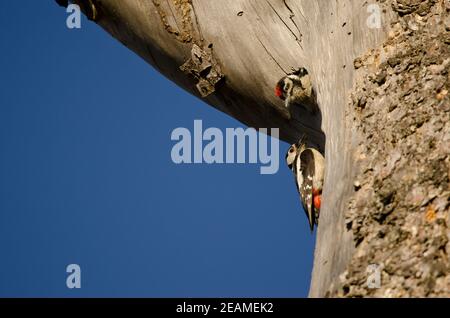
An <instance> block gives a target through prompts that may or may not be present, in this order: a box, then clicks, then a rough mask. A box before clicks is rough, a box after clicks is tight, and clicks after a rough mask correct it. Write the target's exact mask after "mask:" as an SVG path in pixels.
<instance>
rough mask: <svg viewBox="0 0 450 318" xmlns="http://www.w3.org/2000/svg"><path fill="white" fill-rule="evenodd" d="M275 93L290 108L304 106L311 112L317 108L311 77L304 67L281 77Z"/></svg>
mask: <svg viewBox="0 0 450 318" xmlns="http://www.w3.org/2000/svg"><path fill="white" fill-rule="evenodd" d="M275 95H276V96H277V97H279V98H280V99H282V100H283V101H284V104H285V106H286V108H288V109H289V110H290V109H291V107H292V106H293V105H298V106H302V107H304V108H306V109H307V110H308V111H309V112H311V113H314V112H315V110H316V106H315V101H314V97H313V88H312V84H311V77H310V76H309V74H308V71H307V70H306V69H305V68H304V67H301V68H299V69H298V70H293V72H292V73H290V74H288V75H286V76H285V77H283V78H282V79H280V80H279V81H278V83H277V85H276V86H275Z"/></svg>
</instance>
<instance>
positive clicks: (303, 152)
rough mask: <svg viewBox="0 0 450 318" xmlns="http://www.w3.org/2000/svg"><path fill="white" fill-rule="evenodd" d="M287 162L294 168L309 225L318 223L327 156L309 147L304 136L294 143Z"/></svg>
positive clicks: (288, 153)
mask: <svg viewBox="0 0 450 318" xmlns="http://www.w3.org/2000/svg"><path fill="white" fill-rule="evenodd" d="M286 163H287V165H288V167H289V169H291V170H292V172H293V173H294V177H295V182H296V184H297V190H298V192H299V194H300V199H301V201H302V204H303V208H304V210H305V212H306V216H307V217H308V222H309V227H310V228H311V231H313V230H314V224H316V225H317V224H318V220H319V212H320V205H321V196H322V188H323V179H324V174H325V158H324V157H323V156H322V154H321V153H320V152H319V151H317V150H316V149H313V148H308V147H307V145H306V143H305V141H304V138H302V139H300V141H299V142H298V143H296V144H293V145H292V146H291V147H290V148H289V150H288V152H287V154H286Z"/></svg>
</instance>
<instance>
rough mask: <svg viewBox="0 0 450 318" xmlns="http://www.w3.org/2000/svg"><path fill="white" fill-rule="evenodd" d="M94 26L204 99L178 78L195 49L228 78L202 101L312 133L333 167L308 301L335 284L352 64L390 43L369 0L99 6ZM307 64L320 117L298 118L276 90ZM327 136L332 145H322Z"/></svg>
mask: <svg viewBox="0 0 450 318" xmlns="http://www.w3.org/2000/svg"><path fill="white" fill-rule="evenodd" d="M93 2H94V3H95V5H96V6H97V8H98V11H99V19H98V21H96V22H97V23H98V24H99V25H100V26H101V27H103V28H104V29H105V30H106V31H107V32H109V33H110V34H111V35H112V36H114V37H115V38H116V39H118V40H119V41H121V42H122V43H123V44H124V45H126V46H127V47H129V48H130V49H131V50H133V51H134V52H136V53H137V54H139V55H140V56H141V57H142V58H143V59H145V60H146V61H147V62H148V63H149V64H151V65H153V67H155V68H156V69H157V70H158V71H159V72H161V73H162V74H163V75H165V76H166V77H167V78H169V79H170V80H172V81H174V82H175V83H177V84H178V85H179V86H181V87H183V88H184V89H186V90H187V91H189V92H191V93H192V94H194V95H196V96H199V97H201V95H200V93H199V91H198V90H197V88H196V84H197V82H198V78H197V79H196V78H194V76H192V75H187V74H185V73H183V72H182V71H180V66H182V65H183V64H185V63H186V62H187V61H188V60H189V59H190V57H191V51H192V48H193V46H194V45H197V46H198V47H200V48H202V49H204V50H205V51H208V50H209V49H210V48H211V47H212V56H213V58H214V60H215V61H216V62H217V64H218V67H219V68H220V72H221V73H222V74H223V75H224V81H223V82H222V83H221V84H220V85H218V86H217V87H215V92H213V93H212V94H211V95H209V96H207V97H206V98H202V99H203V100H204V101H205V102H207V103H208V104H210V105H212V106H214V107H215V108H217V109H219V110H220V111H222V112H224V113H226V114H228V115H230V116H232V117H234V118H236V119H238V120H240V121H241V122H243V123H245V124H247V125H248V126H252V127H256V128H261V127H267V128H270V127H279V128H280V134H281V136H280V138H281V139H283V140H285V141H287V142H290V143H293V142H296V141H297V140H298V139H299V137H301V135H302V134H304V133H306V134H307V136H308V138H309V141H310V142H311V143H312V144H314V145H316V147H317V148H319V149H320V150H321V151H324V152H325V153H326V161H327V170H326V180H325V188H324V196H323V207H322V210H321V217H320V224H319V228H318V233H317V243H316V250H315V261H314V270H313V274H312V282H311V288H310V296H311V297H321V296H324V295H325V294H326V292H327V291H328V290H329V288H330V287H332V286H333V285H334V284H336V282H337V278H338V276H339V275H340V274H341V273H342V272H343V270H344V269H345V267H346V265H347V263H348V261H349V259H350V257H351V255H352V252H353V249H354V247H353V246H354V245H353V242H352V237H351V234H350V233H349V232H348V231H347V230H346V229H345V225H344V212H345V209H346V203H347V198H348V196H349V193H350V189H351V186H352V180H353V178H352V176H353V171H352V166H353V159H352V157H351V152H350V150H351V148H352V145H353V144H354V142H355V141H354V140H353V137H352V132H351V127H349V126H348V125H346V122H345V110H346V107H347V102H348V98H349V92H350V91H351V88H352V85H353V77H354V67H353V61H354V59H355V58H356V57H357V56H359V55H361V54H362V53H364V52H365V51H367V50H368V49H370V48H372V47H375V46H377V45H378V44H379V43H380V42H381V41H382V40H383V39H384V38H385V37H386V33H387V31H386V29H387V22H386V21H385V20H386V19H387V17H384V19H385V20H384V21H383V23H382V26H383V27H382V28H381V29H371V28H369V27H368V25H367V19H368V18H369V15H370V13H369V12H368V11H367V6H368V4H369V3H368V2H367V1H364V0H343V1H334V0H316V1H312V0H227V1H223V0H102V1H93ZM298 66H304V67H306V68H307V69H308V70H309V72H310V74H311V76H312V79H313V85H314V89H315V91H316V94H317V101H318V105H319V107H320V110H321V112H320V113H319V114H318V115H315V116H312V115H310V114H308V113H307V112H305V111H303V110H300V109H298V110H295V112H294V113H293V114H292V116H290V115H289V113H288V112H287V110H286V109H285V108H284V105H283V103H282V102H281V101H280V100H278V99H277V98H276V97H275V95H274V93H273V89H274V86H275V83H276V82H277V81H278V80H279V79H280V78H281V77H282V76H284V75H285V74H286V73H287V72H289V71H290V69H291V68H294V67H298ZM325 136H326V139H325Z"/></svg>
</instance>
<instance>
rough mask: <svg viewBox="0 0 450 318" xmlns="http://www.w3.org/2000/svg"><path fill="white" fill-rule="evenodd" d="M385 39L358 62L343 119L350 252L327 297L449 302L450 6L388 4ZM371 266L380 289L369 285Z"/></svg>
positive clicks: (437, 2)
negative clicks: (353, 174)
mask: <svg viewBox="0 0 450 318" xmlns="http://www.w3.org/2000/svg"><path fill="white" fill-rule="evenodd" d="M389 5H392V8H393V9H394V10H395V12H397V13H398V14H399V15H398V17H397V18H396V19H395V21H393V24H392V30H391V32H390V34H389V39H388V40H387V41H386V42H385V43H384V44H383V45H382V46H381V47H379V48H377V49H374V50H372V51H370V52H368V54H366V55H364V56H363V57H361V58H360V59H357V60H356V63H355V66H356V68H358V69H359V71H358V73H359V74H358V76H357V78H358V80H357V83H356V85H355V91H354V93H353V99H352V103H351V104H350V110H349V114H348V120H349V121H351V122H352V123H353V127H354V128H355V133H356V134H357V135H358V137H359V139H360V143H359V146H358V148H357V152H356V154H355V159H356V162H357V163H358V166H359V170H360V173H359V174H358V176H357V178H356V180H355V183H354V185H355V194H354V195H353V197H352V200H351V203H350V208H349V210H348V211H347V214H346V216H347V219H346V222H347V225H348V228H349V229H352V231H353V234H354V238H355V244H356V245H357V248H356V251H355V254H354V256H353V258H352V260H351V261H350V263H349V266H348V268H347V270H346V272H345V273H343V275H342V276H341V283H342V285H341V288H340V290H339V291H338V292H336V293H334V294H332V295H339V296H377V297H428V296H431V297H448V296H450V261H449V255H450V231H449V221H450V220H449V207H450V180H449V174H450V158H449V154H450V99H449V94H448V92H449V91H448V90H449V84H450V32H449V31H450V19H449V14H448V13H449V10H450V3H449V2H447V1H400V0H397V1H389ZM370 264H376V265H378V266H379V269H380V272H381V288H379V289H377V288H375V289H368V288H367V284H366V281H367V271H366V269H367V268H368V266H369V265H370Z"/></svg>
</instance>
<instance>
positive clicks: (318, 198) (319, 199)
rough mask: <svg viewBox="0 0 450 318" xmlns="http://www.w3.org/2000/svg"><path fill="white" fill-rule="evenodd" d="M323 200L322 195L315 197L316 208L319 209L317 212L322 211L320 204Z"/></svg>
mask: <svg viewBox="0 0 450 318" xmlns="http://www.w3.org/2000/svg"><path fill="white" fill-rule="evenodd" d="M321 199H322V198H321V196H320V195H316V196H314V207H315V208H316V209H317V210H320V204H321V201H322V200H321Z"/></svg>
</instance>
